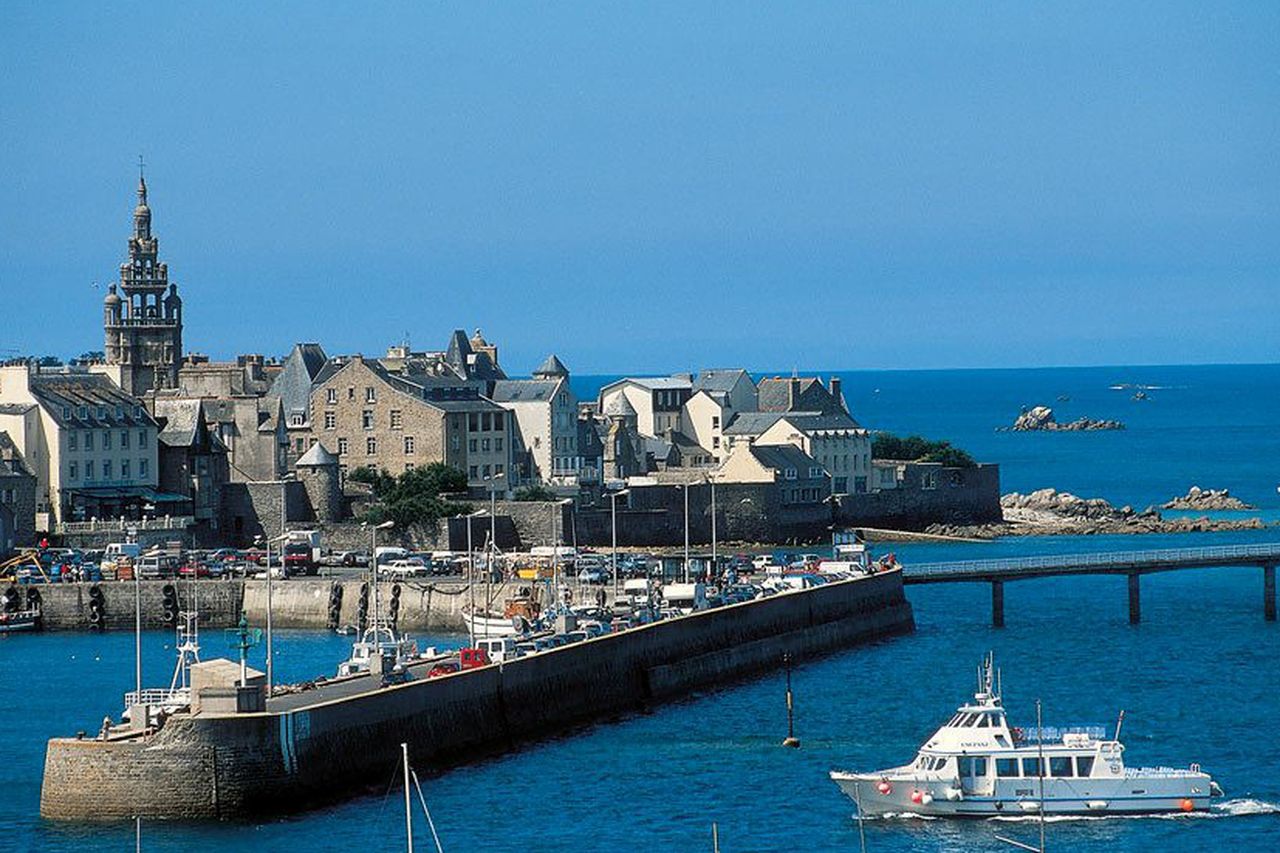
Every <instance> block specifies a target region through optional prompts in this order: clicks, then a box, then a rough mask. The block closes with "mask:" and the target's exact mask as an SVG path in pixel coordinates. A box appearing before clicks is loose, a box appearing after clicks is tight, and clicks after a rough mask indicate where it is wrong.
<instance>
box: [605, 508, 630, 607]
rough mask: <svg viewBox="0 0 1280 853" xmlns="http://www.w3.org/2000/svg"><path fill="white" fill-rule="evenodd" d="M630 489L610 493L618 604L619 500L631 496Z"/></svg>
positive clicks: (614, 588)
mask: <svg viewBox="0 0 1280 853" xmlns="http://www.w3.org/2000/svg"><path fill="white" fill-rule="evenodd" d="M630 491H631V490H630V489H619V490H618V491H616V492H610V493H609V504H610V510H611V515H612V519H611V522H610V526H611V527H612V532H613V603H614V604H615V605H616V604H617V603H618V498H620V497H622V496H623V495H626V494H630Z"/></svg>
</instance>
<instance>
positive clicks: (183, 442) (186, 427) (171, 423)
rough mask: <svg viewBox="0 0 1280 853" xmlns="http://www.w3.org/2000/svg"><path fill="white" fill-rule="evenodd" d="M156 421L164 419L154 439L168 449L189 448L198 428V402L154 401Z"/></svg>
mask: <svg viewBox="0 0 1280 853" xmlns="http://www.w3.org/2000/svg"><path fill="white" fill-rule="evenodd" d="M155 407H156V419H157V420H160V419H164V422H165V423H164V427H163V428H162V429H161V430H160V433H159V435H157V436H156V438H157V439H158V440H159V441H160V442H161V443H162V444H166V445H168V446H169V447H190V446H191V445H193V444H195V441H196V432H197V430H199V428H200V411H201V406H200V400H198V399H191V398H189V399H181V400H165V399H157V400H156V401H155Z"/></svg>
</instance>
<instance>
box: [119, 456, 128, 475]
mask: <svg viewBox="0 0 1280 853" xmlns="http://www.w3.org/2000/svg"><path fill="white" fill-rule="evenodd" d="M120 479H121V480H127V479H129V460H128V459H121V460H120Z"/></svg>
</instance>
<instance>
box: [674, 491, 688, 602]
mask: <svg viewBox="0 0 1280 853" xmlns="http://www.w3.org/2000/svg"><path fill="white" fill-rule="evenodd" d="M676 488H677V489H679V490H680V491H682V492H684V582H685V583H688V582H689V484H688V483H680V484H678V485H677V486H676Z"/></svg>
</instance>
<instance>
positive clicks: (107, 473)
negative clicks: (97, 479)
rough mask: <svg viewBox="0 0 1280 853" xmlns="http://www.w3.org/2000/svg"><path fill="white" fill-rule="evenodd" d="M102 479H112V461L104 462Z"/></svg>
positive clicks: (104, 460)
mask: <svg viewBox="0 0 1280 853" xmlns="http://www.w3.org/2000/svg"><path fill="white" fill-rule="evenodd" d="M102 479H104V480H110V479H111V460H110V459H103V460H102Z"/></svg>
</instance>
